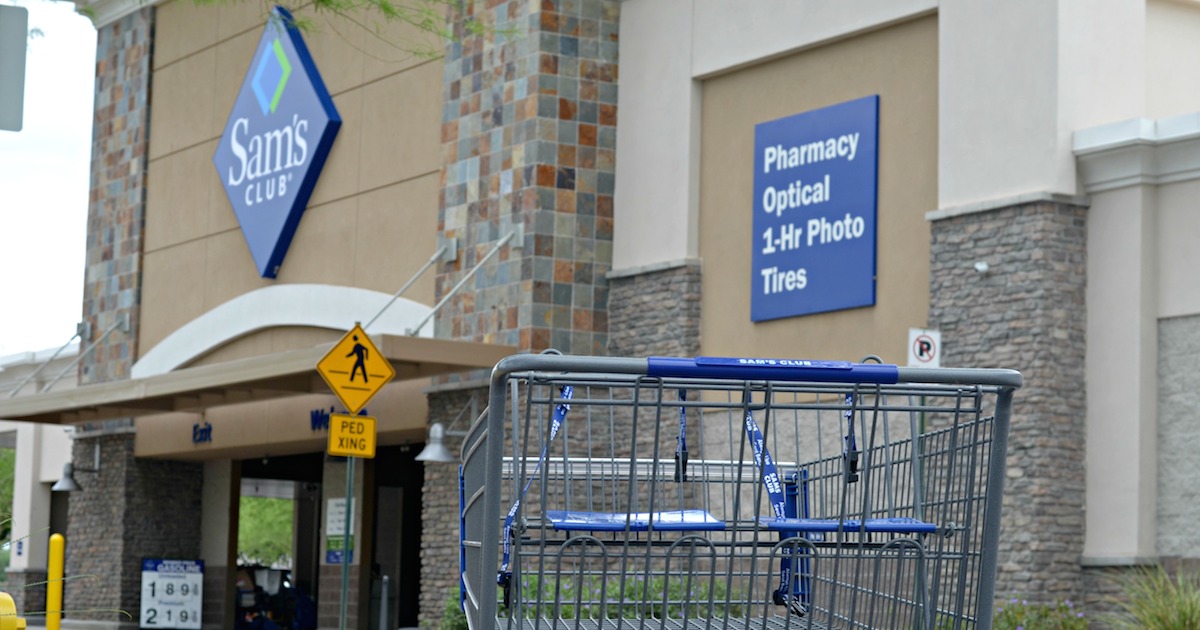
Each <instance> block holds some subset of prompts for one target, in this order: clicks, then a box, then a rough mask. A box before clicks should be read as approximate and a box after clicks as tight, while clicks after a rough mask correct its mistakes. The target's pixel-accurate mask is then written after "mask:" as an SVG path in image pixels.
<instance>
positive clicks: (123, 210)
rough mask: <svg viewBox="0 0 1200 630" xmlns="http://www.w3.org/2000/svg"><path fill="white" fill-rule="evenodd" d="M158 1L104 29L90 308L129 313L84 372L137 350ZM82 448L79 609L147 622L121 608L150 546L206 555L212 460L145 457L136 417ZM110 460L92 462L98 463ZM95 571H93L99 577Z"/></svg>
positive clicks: (70, 516)
mask: <svg viewBox="0 0 1200 630" xmlns="http://www.w3.org/2000/svg"><path fill="white" fill-rule="evenodd" d="M153 41H154V8H153V7H146V8H143V9H140V10H138V11H136V12H134V13H132V14H130V15H128V16H126V17H123V18H121V19H120V20H117V21H115V22H113V23H111V24H108V25H105V26H103V27H101V28H99V29H98V32H97V47H96V99H95V119H94V125H93V141H92V173H91V194H90V198H89V204H88V233H87V255H86V262H87V266H86V269H85V275H84V296H83V317H84V319H85V320H86V321H88V322H89V323H90V324H91V327H92V330H91V338H90V339H89V340H88V341H96V340H98V339H99V338H100V336H101V335H103V334H104V332H105V331H106V330H108V329H109V328H110V327H111V326H112V325H113V324H114V323H116V322H118V321H121V320H122V319H125V318H127V320H128V327H127V329H126V330H124V331H122V330H115V331H114V332H112V333H111V334H110V335H109V336H108V337H107V338H106V339H105V340H104V341H103V342H102V343H100V344H99V345H98V346H97V347H96V348H95V349H94V350H93V351H92V352H90V353H88V354H87V355H85V356H84V357H83V358H82V360H81V362H80V367H79V380H80V383H81V384H85V385H86V384H92V383H104V382H111V381H115V380H121V379H127V378H129V371H130V368H131V367H132V365H133V362H134V359H135V358H136V356H137V347H136V340H137V329H138V311H139V308H140V302H141V297H140V295H141V294H140V292H141V255H142V225H143V220H144V216H145V195H146V148H147V142H148V138H149V125H150V102H149V94H150V76H151V69H150V59H151V51H152V47H153ZM79 429H81V430H82V432H81V433H80V434H79V436H78V437H77V438H76V440H75V442H74V445H73V452H72V460H73V461H74V463H75V467H76V476H77V480H78V481H79V483H80V485H81V486H82V487H83V490H82V491H80V492H75V493H73V494H72V495H71V497H70V500H69V508H68V510H67V523H68V524H67V553H66V565H67V566H66V572H67V575H71V576H76V579H74V580H72V581H71V582H69V583H67V585H66V587H65V589H64V591H65V592H64V597H65V602H64V605H65V608H66V609H67V610H72V611H85V610H86V611H93V612H74V613H70V614H69V615H68V617H69V619H70V620H99V621H106V622H114V623H117V624H122V625H125V624H129V625H136V623H135V622H129V621H127V620H124V619H125V618H123V616H122V615H121V614H120V613H118V612H117V611H119V610H124V611H137V610H138V609H139V608H140V604H141V570H142V566H141V561H142V559H143V558H197V557H199V555H200V519H199V518H197V516H198V515H199V513H200V506H201V490H202V486H203V469H202V467H201V465H200V464H192V463H181V462H169V461H157V460H138V459H136V458H135V457H134V435H133V431H134V428H133V422H132V420H129V419H125V420H115V421H106V422H103V423H99V424H97V425H93V426H83V427H79ZM97 445H98V448H99V471H98V472H84V471H83V470H81V469H91V468H93V467H95V466H96V463H95V453H96V451H95V449H96V448H97ZM88 576H90V577H88Z"/></svg>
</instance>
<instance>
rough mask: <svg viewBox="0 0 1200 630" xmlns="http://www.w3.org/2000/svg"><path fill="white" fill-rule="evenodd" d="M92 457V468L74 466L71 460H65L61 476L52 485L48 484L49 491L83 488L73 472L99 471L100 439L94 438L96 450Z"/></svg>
mask: <svg viewBox="0 0 1200 630" xmlns="http://www.w3.org/2000/svg"><path fill="white" fill-rule="evenodd" d="M93 458H94V460H95V464H93V467H92V468H76V467H75V464H73V463H71V462H67V463H65V464H63V474H62V477H61V478H60V479H59V480H58V481H56V482H54V485H53V486H50V491H51V492H75V491H77V490H83V487H82V486H80V485H79V482H78V481H75V473H77V472H86V473H99V472H100V440H96V450H95V455H94V456H93Z"/></svg>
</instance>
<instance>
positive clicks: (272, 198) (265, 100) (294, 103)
mask: <svg viewBox="0 0 1200 630" xmlns="http://www.w3.org/2000/svg"><path fill="white" fill-rule="evenodd" d="M341 126H342V118H341V116H339V115H338V112H337V109H336V108H335V107H334V105H333V99H332V98H331V97H330V96H329V91H328V90H326V89H325V82H324V81H322V80H321V75H320V74H319V73H318V72H317V66H316V64H315V63H313V60H312V57H311V56H310V55H309V54H308V47H307V46H305V45H304V39H303V38H302V37H301V36H300V32H299V31H298V30H297V29H296V26H295V24H294V23H293V21H292V16H291V14H290V13H288V12H287V10H286V9H283V8H282V7H276V8H275V9H274V11H272V12H271V18H270V19H269V20H268V21H267V26H266V28H265V29H263V35H262V39H261V40H259V42H258V50H257V51H256V52H255V53H254V60H253V61H252V62H251V63H250V70H249V71H248V72H247V73H246V78H245V79H244V80H243V81H242V89H241V90H240V91H239V92H238V95H237V100H236V101H235V102H234V104H233V111H232V112H230V114H229V122H227V123H225V133H224V134H223V135H222V136H221V142H220V144H219V145H218V146H217V152H216V153H214V154H213V164H214V165H215V166H216V167H217V174H218V175H219V176H220V177H221V185H223V186H224V187H225V194H226V195H228V196H229V203H230V205H232V206H233V212H234V214H235V215H237V219H238V223H239V224H240V225H241V226H242V234H243V235H244V236H245V237H246V244H247V245H248V246H249V247H250V255H251V256H253V257H254V264H255V265H256V266H257V267H258V272H259V274H260V275H262V277H264V278H274V277H275V276H276V275H277V274H278V273H279V266H280V265H281V264H282V263H283V257H284V255H285V254H286V253H287V249H288V245H290V244H291V242H292V236H293V235H294V234H295V233H296V227H297V226H298V225H299V224H300V217H301V215H303V214H304V208H305V206H307V205H308V198H309V197H310V196H311V195H312V191H313V187H314V186H316V184H317V178H318V177H319V176H320V174H321V167H322V166H324V165H325V158H326V157H328V155H329V149H330V147H332V146H333V139H334V137H335V136H337V131H338V128H339V127H341Z"/></svg>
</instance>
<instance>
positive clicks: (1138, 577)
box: [1104, 566, 1200, 630]
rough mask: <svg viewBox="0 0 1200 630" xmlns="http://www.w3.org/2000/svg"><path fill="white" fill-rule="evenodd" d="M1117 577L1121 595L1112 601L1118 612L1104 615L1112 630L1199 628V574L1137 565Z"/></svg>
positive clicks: (1184, 629) (1187, 629)
mask: <svg viewBox="0 0 1200 630" xmlns="http://www.w3.org/2000/svg"><path fill="white" fill-rule="evenodd" d="M1116 580H1117V583H1118V584H1120V586H1121V590H1122V592H1123V594H1124V597H1122V598H1114V599H1113V600H1112V601H1113V603H1114V604H1116V606H1117V608H1118V609H1119V610H1120V612H1119V613H1116V614H1113V615H1108V616H1106V617H1105V618H1104V621H1105V622H1106V623H1107V624H1108V625H1109V626H1110V627H1111V628H1113V629H1114V630H1123V629H1126V628H1128V629H1133V628H1137V629H1141V630H1189V629H1192V628H1200V574H1197V573H1190V572H1184V571H1180V572H1179V573H1178V574H1176V575H1175V576H1174V577H1172V576H1171V575H1170V574H1169V573H1167V571H1166V570H1165V569H1163V568H1162V567H1161V566H1156V567H1139V568H1137V569H1134V570H1132V571H1129V572H1126V573H1124V574H1122V575H1120V576H1118V577H1117V578H1116Z"/></svg>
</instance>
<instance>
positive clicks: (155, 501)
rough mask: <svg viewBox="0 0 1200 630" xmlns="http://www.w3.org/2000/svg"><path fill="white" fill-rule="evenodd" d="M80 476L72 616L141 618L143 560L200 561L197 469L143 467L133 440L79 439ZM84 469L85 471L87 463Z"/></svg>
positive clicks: (72, 546) (72, 532)
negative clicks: (132, 613)
mask: <svg viewBox="0 0 1200 630" xmlns="http://www.w3.org/2000/svg"><path fill="white" fill-rule="evenodd" d="M97 442H98V443H99V447H100V469H99V472H98V473H88V472H79V471H77V472H76V479H77V480H78V481H79V485H80V486H82V488H83V489H82V490H81V491H79V492H75V493H73V494H72V495H71V501H70V508H69V509H68V521H69V523H70V525H69V527H68V536H67V554H66V556H67V558H66V559H67V566H66V574H67V575H72V576H88V577H77V578H76V579H73V580H72V581H70V582H68V583H67V584H66V588H65V607H66V609H67V610H73V611H82V610H90V611H96V612H92V613H72V614H71V615H70V616H71V617H72V618H74V619H97V620H111V621H119V620H120V615H119V614H118V613H117V612H116V611H117V610H118V609H119V610H127V611H136V610H139V608H140V603H141V580H142V562H141V561H142V558H198V557H199V556H200V519H199V518H197V515H198V514H199V513H200V494H201V486H202V484H203V474H202V469H201V465H200V464H191V463H182V462H168V461H157V460H140V459H135V458H134V456H133V439H132V435H130V434H113V435H102V436H97V437H91V438H84V439H77V440H76V441H75V443H74V447H73V453H72V458H73V459H74V461H75V462H76V465H77V466H80V465H86V467H88V468H91V467H92V466H93V465H94V462H93V457H94V450H93V449H94V448H95V445H96V443H97ZM85 463H86V464H85Z"/></svg>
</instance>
